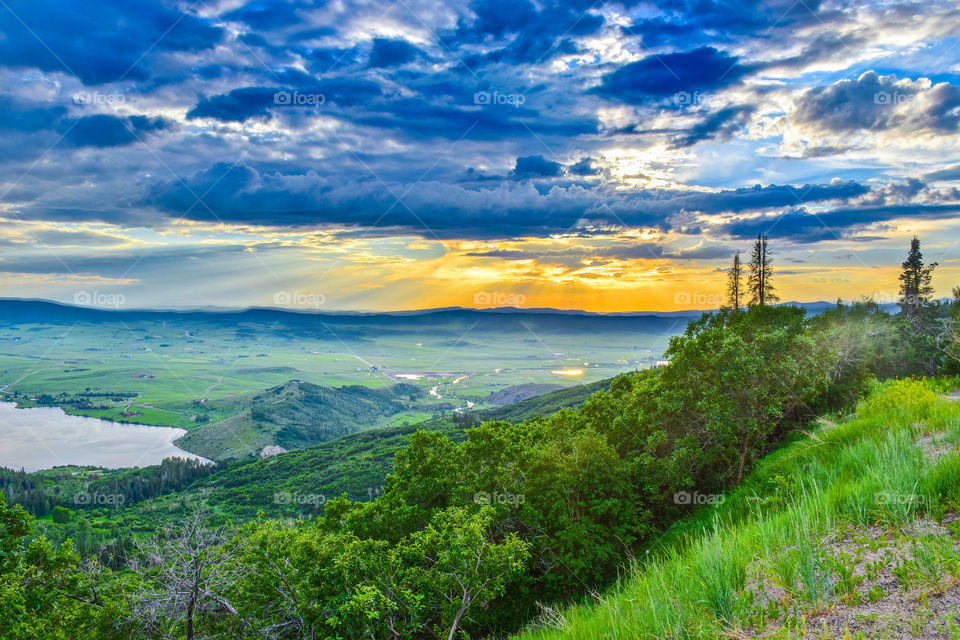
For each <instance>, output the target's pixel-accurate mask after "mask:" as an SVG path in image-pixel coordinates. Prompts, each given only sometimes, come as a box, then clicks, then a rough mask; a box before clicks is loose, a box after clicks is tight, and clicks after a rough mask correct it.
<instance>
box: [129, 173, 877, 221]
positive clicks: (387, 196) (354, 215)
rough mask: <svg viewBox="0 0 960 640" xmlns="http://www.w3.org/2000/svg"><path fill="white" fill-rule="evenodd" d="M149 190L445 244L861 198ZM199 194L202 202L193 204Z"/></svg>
mask: <svg viewBox="0 0 960 640" xmlns="http://www.w3.org/2000/svg"><path fill="white" fill-rule="evenodd" d="M518 167H520V168H521V169H522V170H526V171H527V172H528V173H531V174H532V175H533V176H534V177H536V178H537V179H542V178H543V176H544V175H548V176H549V175H554V174H559V172H560V170H561V167H560V166H559V164H557V163H552V162H550V161H549V160H546V159H544V158H542V157H538V156H533V157H527V158H520V159H518ZM185 182H186V184H182V183H180V182H179V181H173V182H170V183H166V184H162V185H159V186H157V187H156V188H154V189H153V190H152V192H151V193H150V194H149V196H148V197H147V198H146V200H145V201H144V202H143V203H142V204H143V205H144V206H149V207H155V208H157V209H160V210H162V211H166V212H168V213H169V214H171V215H176V216H180V215H185V216H186V217H188V218H191V219H196V220H205V221H222V222H235V223H251V224H266V225H276V224H289V225H295V226H309V225H325V224H327V225H330V224H333V225H349V226H360V227H364V226H372V227H377V228H380V229H381V230H384V231H386V230H389V229H394V230H396V232H404V231H405V232H411V231H412V232H418V233H422V234H425V235H427V236H429V235H431V234H433V235H436V236H437V237H441V238H452V237H469V238H504V237H510V236H516V235H530V236H542V235H549V234H553V233H564V232H567V231H570V230H572V229H574V228H587V227H596V226H598V225H601V226H603V225H613V226H623V225H626V226H652V227H658V228H662V229H668V228H671V226H672V223H671V218H672V217H673V216H675V215H677V214H679V213H682V212H687V213H689V212H700V213H705V214H715V213H740V212H747V211H755V210H763V209H769V208H772V207H783V206H796V205H798V204H802V203H806V202H818V201H838V202H843V201H847V200H850V199H853V198H857V197H859V196H862V195H863V194H865V193H867V191H868V188H867V187H865V186H864V185H861V184H858V183H855V182H836V183H833V184H828V185H805V186H802V187H795V186H790V185H772V186H769V187H760V186H757V187H752V188H748V189H735V190H723V191H717V192H711V193H701V192H697V193H683V192H630V193H618V192H616V191H608V190H605V189H591V188H585V187H584V186H582V185H576V184H573V185H567V186H561V185H554V186H553V187H551V188H549V189H545V190H538V189H537V188H535V187H534V186H533V185H532V184H531V181H530V180H521V181H519V182H497V183H495V186H493V187H468V186H465V185H457V184H448V183H440V182H429V181H424V182H420V183H415V184H384V183H380V182H379V181H357V180H353V181H349V182H346V181H344V180H342V179H341V178H340V177H339V176H338V175H336V174H331V175H319V174H317V173H314V172H312V171H298V172H296V173H289V172H288V173H279V172H260V171H257V170H256V169H255V168H253V167H250V166H247V165H245V164H237V165H230V164H220V165H216V166H214V167H212V168H210V169H208V170H206V171H203V172H200V173H198V174H196V175H194V176H193V177H191V178H188V179H187V180H186V181H185ZM198 194H204V195H203V198H202V202H198V201H197V195H198Z"/></svg>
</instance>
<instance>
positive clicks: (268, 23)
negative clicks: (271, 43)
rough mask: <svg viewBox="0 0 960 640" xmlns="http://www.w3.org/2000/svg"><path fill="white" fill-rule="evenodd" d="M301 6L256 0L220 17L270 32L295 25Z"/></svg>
mask: <svg viewBox="0 0 960 640" xmlns="http://www.w3.org/2000/svg"><path fill="white" fill-rule="evenodd" d="M301 6H303V5H300V3H297V2H290V1H289V0H274V1H271V0H257V1H256V2H251V3H249V4H245V5H244V6H242V7H240V8H239V9H235V10H234V11H231V12H229V13H226V14H224V15H222V16H220V17H221V19H223V20H231V21H233V20H236V21H240V22H243V23H245V24H246V25H247V26H249V27H252V28H254V29H262V30H270V29H277V28H281V27H286V26H289V25H293V24H296V23H297V22H298V21H299V20H300V16H299V13H298V10H299V9H300V8H301ZM307 6H308V5H307Z"/></svg>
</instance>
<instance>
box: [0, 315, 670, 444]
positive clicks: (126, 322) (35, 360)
mask: <svg viewBox="0 0 960 640" xmlns="http://www.w3.org/2000/svg"><path fill="white" fill-rule="evenodd" d="M37 304H39V305H41V307H40V309H39V311H37V312H36V313H34V314H32V315H30V314H24V313H23V312H22V309H20V307H21V306H22V305H37ZM49 306H50V307H57V306H58V305H49ZM67 309H69V308H67ZM54 311H61V309H53V310H51V309H48V308H47V307H46V306H44V305H43V303H27V302H19V301H5V302H2V303H0V387H2V388H3V397H4V398H5V399H12V400H15V401H16V402H17V403H18V405H19V406H36V405H37V404H41V403H44V402H46V403H48V404H50V403H54V404H59V405H61V406H63V408H64V409H65V410H66V411H67V412H68V413H76V414H79V415H86V416H91V417H97V418H104V419H109V420H116V421H121V422H134V423H139V424H154V425H165V426H176V427H182V428H185V429H187V430H191V429H194V428H196V427H197V426H198V424H201V425H202V424H205V423H210V422H219V421H221V420H224V419H226V418H229V417H230V416H234V415H236V414H238V413H240V412H241V411H243V410H244V409H245V408H247V407H248V406H249V403H250V400H251V398H252V397H253V396H254V395H255V394H257V393H258V392H261V391H263V390H265V389H268V388H271V387H275V386H277V385H282V384H284V383H286V382H288V381H291V380H302V381H306V382H310V383H314V384H317V385H322V386H325V387H339V386H343V385H363V386H366V387H372V388H381V387H388V386H392V385H395V384H397V383H404V384H412V385H416V386H418V387H419V388H420V389H421V390H422V391H423V398H422V401H421V402H420V406H419V407H418V408H415V409H413V410H409V411H401V412H398V413H397V414H396V415H392V416H388V417H385V418H384V419H382V420H380V421H378V422H377V423H376V424H373V425H370V426H390V425H402V424H404V423H407V424H413V423H415V422H419V421H422V420H425V419H428V418H431V417H434V416H437V415H440V414H441V413H442V412H443V411H445V410H450V409H453V408H471V407H474V406H476V407H478V408H479V407H483V406H489V403H488V402H487V398H488V396H489V395H490V394H492V393H494V392H497V391H503V390H505V389H509V388H511V387H514V386H517V385H523V384H550V385H557V386H572V385H577V384H582V383H585V382H593V381H597V380H601V379H604V378H610V377H612V376H614V375H616V374H618V373H621V372H624V371H631V370H636V369H641V368H647V367H649V366H651V365H652V364H654V363H655V362H656V360H657V359H659V358H660V357H661V356H660V354H661V353H662V352H663V350H664V349H665V348H666V345H667V343H668V341H669V338H670V336H672V335H675V334H677V333H680V332H682V331H683V328H684V326H685V324H686V321H687V318H685V317H679V318H659V317H653V316H640V317H619V318H614V317H604V316H569V315H564V314H549V313H509V312H504V313H482V312H476V311H472V312H470V311H454V312H444V313H434V314H423V315H414V316H410V315H398V316H346V315H328V316H320V315H317V314H303V313H284V312H271V313H269V314H263V315H259V316H257V315H255V316H253V317H248V316H247V315H245V314H242V313H241V314H225V313H213V312H210V313H202V312H197V313H190V314H176V313H169V312H168V313H162V312H158V313H151V312H131V313H127V314H125V313H123V312H111V311H92V312H91V311H89V310H84V311H87V314H86V315H84V313H80V314H79V315H77V314H74V315H59V314H58V313H54ZM584 329H586V330H584ZM557 371H562V372H567V373H566V374H564V373H555V372H557ZM570 371H573V373H574V374H575V375H569V372H570ZM578 372H582V373H578Z"/></svg>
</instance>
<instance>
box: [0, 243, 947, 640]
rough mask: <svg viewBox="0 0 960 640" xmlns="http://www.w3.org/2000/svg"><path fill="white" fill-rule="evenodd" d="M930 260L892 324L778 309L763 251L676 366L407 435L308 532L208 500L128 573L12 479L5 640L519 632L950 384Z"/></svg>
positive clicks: (131, 554)
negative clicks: (883, 401) (865, 406)
mask: <svg viewBox="0 0 960 640" xmlns="http://www.w3.org/2000/svg"><path fill="white" fill-rule="evenodd" d="M935 266H936V265H933V264H929V265H928V264H925V263H924V261H923V256H922V253H921V251H920V244H919V240H917V239H914V241H913V243H912V244H911V247H910V251H909V254H908V257H907V259H906V261H905V262H904V263H903V265H902V275H901V278H900V292H901V295H900V301H899V302H900V312H899V313H897V314H894V315H892V314H889V313H887V312H885V311H884V310H883V309H882V308H881V307H880V306H879V305H878V304H877V303H875V302H873V301H871V300H869V299H863V300H861V301H858V302H855V303H853V304H850V305H845V304H842V303H839V302H838V304H837V306H836V308H835V309H832V310H829V311H827V312H824V313H822V314H820V315H817V316H814V317H808V316H807V315H806V312H805V311H804V310H803V309H802V308H797V307H792V306H776V305H775V303H776V302H777V294H776V290H775V287H774V281H775V276H776V272H775V270H774V269H773V268H772V265H771V260H770V253H769V251H768V248H767V239H766V238H765V237H760V238H758V239H757V242H756V244H755V246H754V249H753V251H752V253H751V257H750V260H749V262H748V263H747V264H746V266H745V267H744V266H742V265H741V263H740V258H739V255H737V256H736V257H735V258H734V265H733V267H732V268H731V270H730V272H729V277H728V283H727V284H728V291H729V293H730V296H729V298H728V301H729V305H728V306H727V307H726V308H723V309H720V310H719V311H716V312H714V313H708V314H705V315H704V316H703V317H702V318H700V319H699V320H697V321H695V322H692V323H691V324H690V325H689V326H688V327H687V329H686V331H685V333H684V334H683V335H682V336H678V337H676V338H673V339H672V340H671V341H670V344H669V347H668V348H667V350H666V352H665V355H664V358H665V359H666V360H669V362H670V364H669V365H668V366H664V367H660V368H657V369H652V370H645V371H639V372H635V373H631V374H625V375H621V376H619V377H617V378H616V379H614V380H613V381H612V383H611V384H610V385H609V388H603V389H601V390H599V391H597V392H596V393H594V394H593V395H592V396H591V397H590V398H589V399H588V400H587V401H586V403H584V404H583V405H582V406H580V407H578V408H569V409H562V410H560V411H558V412H555V413H552V414H549V415H540V416H536V417H532V418H529V419H526V420H523V421H509V420H496V419H486V420H482V421H479V422H480V423H479V424H477V425H476V426H473V427H471V428H469V429H468V430H467V431H466V437H465V438H464V439H462V440H459V439H457V440H455V439H451V437H450V436H449V435H448V434H447V433H445V432H443V431H427V430H419V431H416V432H415V433H413V434H412V435H411V436H410V438H409V440H408V441H407V444H406V446H404V447H403V448H402V449H400V450H399V451H397V453H396V456H395V458H394V461H393V468H392V473H391V474H390V475H389V476H388V478H387V482H386V485H385V486H384V488H383V490H382V492H380V493H379V495H377V496H376V497H375V499H372V500H367V501H354V500H351V499H349V498H348V497H346V496H341V497H338V498H334V499H331V500H325V501H324V505H323V507H324V508H323V514H322V515H319V516H317V517H310V518H304V519H292V518H290V519H277V518H268V517H266V516H264V515H261V516H260V517H256V518H253V519H251V520H249V521H247V522H245V523H238V524H233V523H223V522H220V521H218V520H215V519H214V518H213V517H212V516H213V515H214V514H211V513H210V512H209V511H208V510H207V509H205V508H203V506H202V505H201V506H200V507H198V508H197V509H196V511H195V513H194V514H193V516H192V517H191V518H190V519H188V520H186V521H184V522H181V523H179V524H178V525H177V526H175V527H170V528H166V529H164V530H161V531H158V532H156V533H155V535H152V536H148V537H144V538H143V539H141V540H135V541H132V542H127V543H124V545H123V546H124V548H123V549H122V553H123V555H124V558H123V560H124V561H123V562H122V563H118V562H111V561H109V558H107V559H104V557H103V555H104V554H103V553H100V554H93V553H91V552H90V550H89V549H83V548H81V549H79V550H78V548H77V546H76V545H75V544H74V543H73V542H72V541H70V540H64V541H63V542H61V543H59V544H53V543H52V542H51V541H49V540H47V539H46V538H44V537H42V536H41V537H37V536H35V535H33V531H34V524H33V523H32V522H31V521H32V517H31V515H30V514H29V513H28V509H25V508H24V506H26V507H28V508H29V510H31V511H33V512H34V513H45V512H46V511H45V510H49V511H50V512H51V513H53V515H54V516H55V517H60V518H63V517H68V516H65V514H64V513H63V511H60V510H57V506H59V505H58V503H57V502H56V499H55V498H53V497H51V496H50V494H48V493H47V492H45V491H43V490H41V488H38V487H33V486H30V484H29V482H28V481H27V480H25V479H24V478H23V477H22V476H21V475H18V474H13V473H10V474H6V475H4V476H2V482H3V488H4V493H5V494H6V495H8V496H11V497H14V499H15V500H16V501H18V502H21V503H23V504H24V506H20V505H17V504H13V505H12V506H6V505H3V506H2V507H0V594H2V595H0V598H2V601H3V605H4V610H5V612H6V615H5V616H3V617H2V619H0V636H2V637H4V638H38V637H41V638H131V637H138V638H186V639H188V640H194V639H199V638H213V637H218V638H290V639H299V638H310V639H313V638H345V639H354V638H371V639H381V638H424V639H426V638H445V639H447V640H454V639H455V638H481V637H501V636H503V635H505V634H509V633H511V632H514V631H517V630H519V629H521V628H523V627H524V625H525V624H526V623H528V621H530V620H531V619H533V618H535V617H536V616H538V615H539V614H540V613H541V612H542V610H543V608H544V607H549V606H553V605H556V604H559V603H565V602H570V601H572V600H575V599H577V598H578V597H580V596H582V595H583V594H587V593H590V592H594V591H597V590H600V589H603V588H604V587H606V586H608V585H610V584H611V583H612V582H614V581H615V580H616V579H617V577H618V572H619V571H620V570H621V568H622V567H623V566H624V565H625V563H627V562H628V561H629V560H630V559H631V558H633V557H635V556H636V555H637V554H640V553H642V552H643V551H644V550H645V549H647V548H649V546H650V545H651V544H652V543H653V542H654V541H655V540H656V539H657V536H658V535H660V534H661V533H662V532H664V531H665V530H666V529H667V528H668V527H669V526H670V525H671V524H672V523H674V522H676V521H677V520H678V519H679V518H681V517H683V516H685V515H687V514H689V513H690V512H691V511H693V510H695V509H696V508H697V507H698V506H699V504H700V502H699V501H698V500H697V499H693V498H691V496H716V495H722V494H723V492H724V491H726V490H728V489H730V488H732V487H734V486H736V485H738V484H739V483H740V482H741V481H742V480H743V479H744V478H745V477H746V475H747V474H748V473H749V472H750V471H751V469H753V468H754V466H755V465H756V463H757V462H758V460H759V459H760V458H761V457H763V456H764V455H766V454H768V453H769V452H770V451H771V450H773V449H774V448H776V447H777V446H779V445H780V444H781V443H783V442H785V441H787V440H789V438H790V437H791V434H794V433H796V432H798V431H800V430H802V429H804V428H806V427H807V426H808V425H809V424H810V423H811V422H812V421H813V420H815V419H816V418H817V416H820V415H824V414H827V413H831V412H833V413H836V412H844V411H848V410H849V409H850V408H851V407H852V406H853V405H854V404H855V403H856V401H857V400H858V399H859V398H861V397H862V396H863V395H864V393H865V392H866V391H867V390H868V389H869V387H870V385H871V384H872V381H873V380H877V379H879V380H882V379H887V378H901V377H909V376H929V375H935V374H954V373H957V372H958V366H960V342H958V330H960V288H958V289H955V290H954V299H953V300H950V301H937V300H934V299H933V289H932V277H933V272H934V268H935ZM744 276H746V278H744ZM464 426H469V425H464ZM303 471H304V474H306V473H309V470H308V469H304V470H303ZM204 473H206V471H204V470H203V469H202V468H201V467H199V466H189V465H186V466H184V465H183V464H182V463H170V464H169V465H168V466H167V467H166V469H165V471H164V470H163V468H162V467H161V470H158V471H153V472H149V473H145V474H143V475H142V476H141V475H137V474H134V473H131V474H130V475H129V476H124V480H123V482H119V483H115V484H114V485H113V486H110V487H98V488H97V490H102V491H105V492H109V491H115V492H117V493H122V494H124V495H130V496H131V497H133V496H137V499H139V498H140V497H142V496H146V495H160V494H162V493H165V492H168V491H176V490H178V489H181V488H183V487H184V486H186V485H187V484H189V483H191V482H195V481H198V480H200V476H201V475H203V474H204ZM293 499H297V497H296V496H294V498H293ZM58 514H59V515H58ZM114 551H115V552H118V553H119V552H120V551H121V550H114ZM107 555H110V554H109V553H108V554H107Z"/></svg>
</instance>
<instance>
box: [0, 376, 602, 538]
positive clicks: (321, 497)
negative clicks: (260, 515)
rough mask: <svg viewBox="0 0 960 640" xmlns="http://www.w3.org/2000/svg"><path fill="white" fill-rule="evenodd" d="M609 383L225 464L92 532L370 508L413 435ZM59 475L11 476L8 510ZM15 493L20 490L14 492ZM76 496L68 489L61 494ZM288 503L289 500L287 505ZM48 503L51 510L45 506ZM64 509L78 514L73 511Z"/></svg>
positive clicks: (530, 409)
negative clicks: (362, 503) (346, 504)
mask: <svg viewBox="0 0 960 640" xmlns="http://www.w3.org/2000/svg"><path fill="white" fill-rule="evenodd" d="M609 383H610V381H609V380H604V381H600V382H596V383H591V384H586V385H578V386H575V387H570V388H567V389H561V390H559V391H554V392H552V393H549V394H545V395H543V396H539V397H535V398H529V399H527V400H524V401H521V402H517V403H514V404H511V405H506V406H503V407H496V408H493V409H488V410H485V411H478V412H475V413H474V414H471V415H472V416H473V417H474V419H473V420H471V421H469V422H459V424H458V423H455V422H454V420H453V418H452V417H450V416H447V417H444V418H437V419H433V420H429V421H427V422H423V423H419V424H414V425H404V426H397V427H385V428H374V429H368V430H365V431H361V432H359V433H353V434H350V435H346V436H343V437H341V438H337V439H335V440H331V441H329V442H324V443H321V444H318V445H315V446H312V447H308V448H305V449H300V450H297V451H289V452H287V453H283V454H280V455H276V456H271V457H268V458H263V459H252V460H245V461H236V462H233V463H228V464H226V465H225V466H223V467H222V468H221V469H219V470H217V471H216V472H214V473H213V474H212V475H209V476H208V477H205V478H202V479H201V480H200V481H197V482H194V483H192V484H190V486H181V487H179V490H177V491H165V492H163V493H164V494H165V495H158V497H154V498H151V499H146V500H143V501H142V502H139V503H138V502H137V501H136V499H135V498H133V497H131V498H130V499H128V500H126V501H125V503H124V507H123V508H120V509H115V510H113V511H112V512H108V513H104V514H103V516H102V517H101V518H98V523H97V525H96V528H97V529H100V530H104V529H106V530H109V529H110V527H112V526H116V525H117V524H118V523H121V522H122V523H123V524H124V526H126V527H129V528H131V529H132V530H135V531H143V532H146V531H151V530H153V528H154V527H156V526H158V525H161V524H163V523H168V522H174V521H178V520H179V519H180V518H182V517H184V515H185V514H186V513H188V512H189V511H190V510H191V509H192V508H194V507H195V506H196V505H197V504H199V503H200V502H203V503H204V504H206V505H208V506H209V507H210V508H211V509H212V510H213V512H214V516H215V517H216V518H218V519H219V520H223V521H226V520H229V519H236V520H244V519H248V518H252V517H254V516H256V514H257V512H258V511H260V510H262V511H264V512H265V513H267V514H270V515H275V516H279V515H295V514H301V513H302V514H311V513H317V512H319V511H320V510H321V507H322V505H323V502H324V501H325V500H326V499H329V498H333V497H335V496H338V495H340V494H342V493H346V494H347V496H348V497H350V498H351V499H354V500H370V499H371V498H373V497H376V496H377V495H379V493H380V491H381V490H382V488H383V485H384V481H385V478H386V476H387V474H388V473H389V472H390V470H391V469H392V467H393V457H394V455H395V454H396V453H397V451H399V450H400V449H402V448H403V447H404V446H406V445H407V444H408V442H409V439H410V436H411V434H413V433H414V432H416V431H417V430H419V429H425V430H430V431H436V432H442V433H444V434H446V435H447V436H449V437H450V438H451V439H452V440H455V441H461V440H463V438H464V434H465V431H464V429H465V428H466V427H467V426H468V424H473V423H474V422H475V421H481V420H506V421H510V422H520V421H523V420H526V419H529V418H534V417H537V416H540V415H546V414H550V413H553V412H556V411H559V410H560V409H564V408H573V407H577V406H580V405H582V404H583V403H584V402H585V401H586V400H587V398H589V397H590V396H591V395H593V394H594V393H595V392H596V391H598V390H600V389H603V388H605V387H607V386H608V385H609ZM153 469H158V467H147V468H146V469H145V470H143V471H140V470H137V471H136V473H137V474H143V473H149V472H150V470H153ZM60 473H61V470H58V469H54V470H51V471H45V472H37V473H34V474H29V475H28V476H27V477H26V479H24V478H21V477H20V475H18V474H16V473H14V472H9V475H10V477H11V482H10V483H9V485H10V488H9V490H8V495H7V498H8V499H9V501H10V502H16V501H20V502H23V503H24V504H33V503H37V504H39V503H41V502H44V501H43V499H42V498H40V497H30V496H32V494H33V493H34V492H35V490H34V487H33V485H34V484H37V485H38V486H37V489H36V490H37V491H43V492H46V493H50V495H51V497H54V496H55V495H59V494H60V493H61V492H60V491H59V490H56V492H54V489H56V487H54V486H52V485H51V481H54V480H56V478H57V476H58V475H59V474H60ZM131 473H132V472H131ZM127 475H129V474H128V473H127V472H125V471H116V472H109V473H108V475H107V476H106V477H105V478H104V479H103V480H102V481H100V482H99V483H96V482H94V483H89V484H88V485H84V486H85V487H86V490H87V491H90V492H95V491H103V490H104V489H103V488H101V487H108V486H112V485H114V484H116V483H117V481H118V480H119V481H120V482H121V483H126V477H127ZM61 482H62V481H61ZM27 485H30V486H29V487H28V489H29V492H30V496H28V495H26V494H25V493H24V492H23V491H22V490H20V488H22V487H27ZM14 487H17V488H18V490H17V491H16V492H14ZM73 490H74V488H73V487H71V488H69V490H68V491H67V492H64V493H69V492H70V491H73ZM288 495H289V496H290V500H289V501H287V502H285V501H284V500H285V498H286V496H288ZM298 496H310V497H312V498H315V499H309V498H306V497H304V498H302V500H303V501H302V502H300V503H297V502H296V500H297V497H298ZM28 497H30V500H29V501H28V500H27V498H28ZM47 502H50V498H48V499H47ZM69 506H71V508H74V509H77V508H78V507H77V506H76V505H72V504H71V505H69ZM41 513H43V512H41ZM44 526H45V529H44V530H45V531H46V532H47V533H48V534H49V535H50V536H51V537H53V538H54V539H59V538H60V537H61V536H62V532H60V531H59V530H58V529H57V527H56V526H55V525H53V524H52V523H50V522H46V523H45V525H44ZM74 536H76V534H74Z"/></svg>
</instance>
